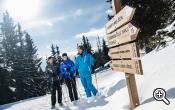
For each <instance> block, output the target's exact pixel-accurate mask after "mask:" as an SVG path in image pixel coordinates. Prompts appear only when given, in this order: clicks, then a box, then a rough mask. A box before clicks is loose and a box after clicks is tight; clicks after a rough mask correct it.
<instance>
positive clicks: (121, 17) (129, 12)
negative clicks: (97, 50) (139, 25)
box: [106, 6, 135, 34]
mask: <svg viewBox="0 0 175 110" xmlns="http://www.w3.org/2000/svg"><path fill="white" fill-rule="evenodd" d="M134 13H135V8H132V7H129V6H125V7H124V8H123V9H122V10H121V11H120V12H119V13H118V14H116V15H115V16H114V17H113V18H112V19H111V20H110V21H109V22H108V23H107V24H106V33H107V34H109V33H111V32H113V31H115V30H116V29H117V28H119V27H121V26H122V25H124V24H126V23H128V22H129V21H131V20H132V18H133V16H134Z"/></svg>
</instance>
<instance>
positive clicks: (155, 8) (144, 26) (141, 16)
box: [108, 0, 173, 53]
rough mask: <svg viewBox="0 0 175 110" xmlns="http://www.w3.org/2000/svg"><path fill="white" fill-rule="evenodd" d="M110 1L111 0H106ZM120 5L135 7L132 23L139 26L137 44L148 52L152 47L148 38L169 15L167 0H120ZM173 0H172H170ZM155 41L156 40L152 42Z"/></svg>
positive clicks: (163, 25)
mask: <svg viewBox="0 0 175 110" xmlns="http://www.w3.org/2000/svg"><path fill="white" fill-rule="evenodd" d="M108 1H111V0H108ZM121 1H122V7H123V6H125V5H129V6H132V7H135V8H136V13H135V15H134V18H133V21H132V22H133V24H135V25H137V26H138V27H140V28H141V32H140V35H139V36H140V39H139V44H140V48H141V49H145V51H146V52H147V53H148V52H150V51H151V50H153V49H154V48H155V47H154V48H152V47H150V45H151V44H150V43H151V42H150V40H151V39H152V37H153V36H154V35H155V34H156V30H158V29H161V28H163V27H165V26H166V24H167V20H168V18H169V17H170V16H171V15H170V14H171V11H170V4H169V2H168V0H121ZM172 1H173V0H172ZM154 43H156V42H154Z"/></svg>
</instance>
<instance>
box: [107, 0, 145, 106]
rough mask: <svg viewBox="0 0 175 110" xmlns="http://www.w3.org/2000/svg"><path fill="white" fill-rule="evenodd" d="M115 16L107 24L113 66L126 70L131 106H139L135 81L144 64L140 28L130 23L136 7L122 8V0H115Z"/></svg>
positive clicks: (141, 72) (115, 68)
mask: <svg viewBox="0 0 175 110" xmlns="http://www.w3.org/2000/svg"><path fill="white" fill-rule="evenodd" d="M112 4H113V10H114V11H115V12H114V13H115V16H114V17H113V18H112V19H111V20H110V21H109V22H108V23H107V24H106V34H107V40H108V47H109V48H110V50H109V52H110V56H111V58H112V68H113V70H115V71H121V72H125V76H126V82H127V87H128V92H129V97H130V102H131V108H132V109H134V108H136V107H137V106H139V104H140V103H139V98H138V92H137V86H136V81H135V74H139V75H142V74H143V70H142V65H141V61H140V60H139V58H138V57H140V54H139V49H138V47H137V44H136V42H135V41H136V40H137V37H138V33H139V30H140V29H139V28H137V27H135V26H134V25H132V24H131V23H130V21H131V20H132V18H133V16H134V13H135V8H132V7H129V6H125V7H124V8H123V9H121V1H120V0H113V1H112Z"/></svg>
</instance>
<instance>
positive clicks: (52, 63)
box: [46, 56, 63, 109]
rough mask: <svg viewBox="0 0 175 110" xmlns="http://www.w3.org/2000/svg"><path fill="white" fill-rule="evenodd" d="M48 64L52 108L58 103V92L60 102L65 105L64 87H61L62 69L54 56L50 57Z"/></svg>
mask: <svg viewBox="0 0 175 110" xmlns="http://www.w3.org/2000/svg"><path fill="white" fill-rule="evenodd" d="M47 63H48V64H47V66H46V72H47V74H48V77H49V83H50V84H49V85H50V89H51V104H52V109H54V108H55V104H56V92H57V94H58V103H59V105H60V106H63V104H62V89H61V84H60V80H61V76H60V71H59V64H57V63H56V60H55V58H54V57H52V56H51V57H49V58H48V62H47Z"/></svg>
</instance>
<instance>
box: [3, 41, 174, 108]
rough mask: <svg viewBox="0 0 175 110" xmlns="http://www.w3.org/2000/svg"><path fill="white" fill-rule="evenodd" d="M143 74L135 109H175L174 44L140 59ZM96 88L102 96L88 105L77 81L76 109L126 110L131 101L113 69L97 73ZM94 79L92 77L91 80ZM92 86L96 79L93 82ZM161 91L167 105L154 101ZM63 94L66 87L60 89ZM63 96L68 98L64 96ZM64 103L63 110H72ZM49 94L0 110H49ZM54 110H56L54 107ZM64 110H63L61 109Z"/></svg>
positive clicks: (138, 85)
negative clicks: (79, 94) (168, 102)
mask: <svg viewBox="0 0 175 110" xmlns="http://www.w3.org/2000/svg"><path fill="white" fill-rule="evenodd" d="M142 64H143V71H144V75H142V76H140V75H136V82H137V89H138V93H139V99H140V103H141V105H140V106H139V107H137V108H136V110H175V44H173V45H171V46H168V47H166V48H165V49H162V50H160V51H158V52H156V51H152V52H151V53H149V54H147V55H145V56H144V57H143V58H142ZM97 78H98V86H99V91H100V92H101V96H99V97H96V98H95V99H94V100H93V101H91V102H88V100H87V99H86V98H85V96H84V91H83V88H82V86H81V84H80V81H79V80H78V90H79V91H80V93H81V98H80V100H79V102H78V103H77V107H78V109H79V110H129V109H130V101H129V95H128V90H127V87H126V82H125V75H124V73H121V72H114V71H112V70H107V71H103V72H101V73H98V75H97ZM93 79H95V78H93ZM94 84H95V85H96V83H95V80H94ZM155 88H164V89H165V90H166V91H167V98H168V100H170V105H166V104H164V103H163V102H162V101H160V102H158V101H155V100H154V98H153V97H152V96H153V90H154V89H155ZM63 89H64V90H63V91H64V94H65V93H66V91H65V86H63ZM65 97H67V95H66V94H65ZM66 100H67V101H68V102H66V103H65V100H63V102H64V104H65V108H64V109H65V110H71V109H73V107H68V106H67V104H68V105H71V104H69V99H68V98H66ZM50 105H51V104H50V95H46V96H42V97H38V98H32V99H28V100H23V101H20V102H16V103H11V104H6V105H3V106H0V110H49V109H50ZM57 109H58V110H59V107H58V105H57ZM62 109H63V108H62Z"/></svg>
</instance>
